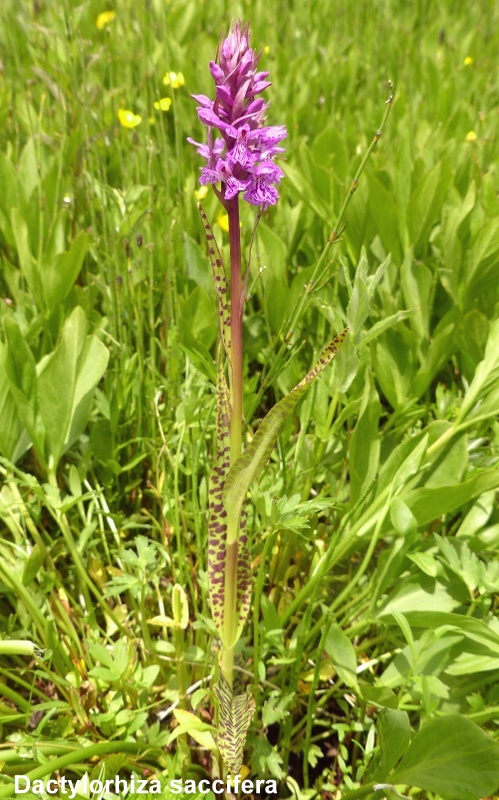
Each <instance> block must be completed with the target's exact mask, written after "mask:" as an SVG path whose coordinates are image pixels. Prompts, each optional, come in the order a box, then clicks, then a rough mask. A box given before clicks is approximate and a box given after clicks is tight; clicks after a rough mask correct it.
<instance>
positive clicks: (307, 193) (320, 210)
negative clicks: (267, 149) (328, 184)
mask: <svg viewBox="0 0 499 800" xmlns="http://www.w3.org/2000/svg"><path fill="white" fill-rule="evenodd" d="M283 169H284V172H285V174H286V178H289V181H290V183H291V184H292V185H293V186H294V188H295V189H296V190H297V192H298V194H299V195H300V197H301V198H302V199H303V200H304V202H305V204H306V205H308V206H310V207H311V208H312V210H313V211H314V214H315V215H316V216H317V217H319V219H323V220H324V222H329V219H328V213H327V208H325V207H324V205H323V204H322V203H319V202H318V200H317V192H316V190H315V187H313V186H311V184H310V181H308V180H307V178H306V177H305V175H304V174H303V172H302V171H301V170H300V169H298V168H297V167H295V166H293V165H292V164H290V163H289V161H287V162H285V163H283Z"/></svg>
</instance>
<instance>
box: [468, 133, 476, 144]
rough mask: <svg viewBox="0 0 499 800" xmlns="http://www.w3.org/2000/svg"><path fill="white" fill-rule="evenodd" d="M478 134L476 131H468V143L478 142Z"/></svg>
mask: <svg viewBox="0 0 499 800" xmlns="http://www.w3.org/2000/svg"><path fill="white" fill-rule="evenodd" d="M476 138H477V137H476V133H475V131H468V133H467V134H466V141H467V142H476Z"/></svg>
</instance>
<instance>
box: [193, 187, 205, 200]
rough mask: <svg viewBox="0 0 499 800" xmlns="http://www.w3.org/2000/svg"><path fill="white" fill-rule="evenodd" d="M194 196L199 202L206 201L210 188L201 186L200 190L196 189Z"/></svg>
mask: <svg viewBox="0 0 499 800" xmlns="http://www.w3.org/2000/svg"><path fill="white" fill-rule="evenodd" d="M194 196H195V198H196V200H197V201H198V202H199V201H200V200H204V198H205V197H207V196H208V187H207V186H200V187H199V189H194Z"/></svg>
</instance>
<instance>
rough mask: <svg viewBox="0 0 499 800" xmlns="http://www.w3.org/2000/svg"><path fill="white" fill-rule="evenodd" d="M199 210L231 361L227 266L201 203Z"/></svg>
mask: <svg viewBox="0 0 499 800" xmlns="http://www.w3.org/2000/svg"><path fill="white" fill-rule="evenodd" d="M198 209H199V214H200V216H201V222H202V224H203V230H204V235H205V237H206V243H207V245H208V255H209V258H210V264H211V269H212V272H213V280H214V282H215V288H216V290H217V299H218V322H219V326H220V338H221V340H222V342H223V346H224V350H225V354H226V356H227V358H228V359H229V361H230V299H229V291H228V286H227V276H226V274H225V266H224V262H223V258H222V254H221V252H220V250H219V247H218V244H217V240H216V239H215V234H214V233H213V230H212V228H211V225H210V223H209V222H208V217H207V216H206V214H205V211H204V208H203V206H202V205H201V203H198Z"/></svg>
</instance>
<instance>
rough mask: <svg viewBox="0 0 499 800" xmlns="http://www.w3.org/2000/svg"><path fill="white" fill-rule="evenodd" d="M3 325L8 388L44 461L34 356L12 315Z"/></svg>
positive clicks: (43, 437)
mask: <svg viewBox="0 0 499 800" xmlns="http://www.w3.org/2000/svg"><path fill="white" fill-rule="evenodd" d="M4 326H5V338H6V340H7V358H6V361H5V368H6V373H7V376H8V379H9V383H10V391H11V394H12V397H13V398H14V402H15V404H16V407H17V412H18V414H19V417H20V419H21V420H22V422H23V424H24V426H25V428H26V430H27V431H28V434H29V437H30V438H31V441H32V442H33V445H34V447H35V450H36V451H37V454H38V457H39V458H40V460H41V461H42V463H44V460H45V454H44V440H45V434H44V430H43V424H42V423H41V420H40V417H39V414H38V402H37V375H36V367H35V359H34V356H33V353H32V352H31V349H30V348H29V347H28V345H27V344H26V341H25V339H24V336H23V335H22V333H21V330H20V328H19V326H18V325H17V323H16V322H15V321H14V320H13V319H12V318H11V317H6V318H5V322H4Z"/></svg>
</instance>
